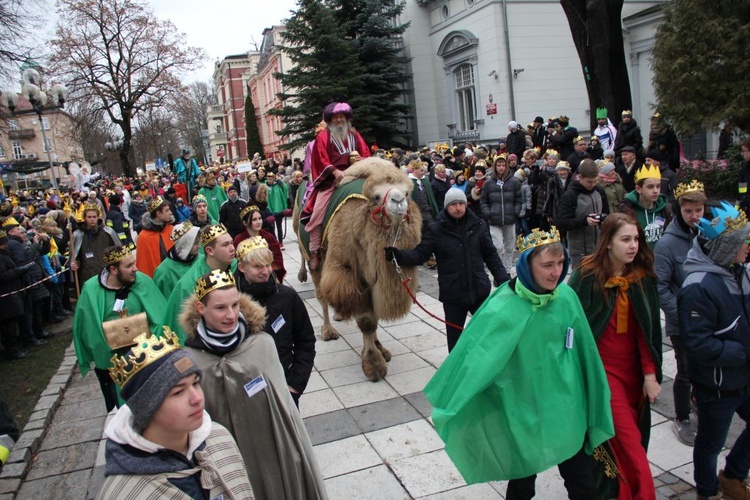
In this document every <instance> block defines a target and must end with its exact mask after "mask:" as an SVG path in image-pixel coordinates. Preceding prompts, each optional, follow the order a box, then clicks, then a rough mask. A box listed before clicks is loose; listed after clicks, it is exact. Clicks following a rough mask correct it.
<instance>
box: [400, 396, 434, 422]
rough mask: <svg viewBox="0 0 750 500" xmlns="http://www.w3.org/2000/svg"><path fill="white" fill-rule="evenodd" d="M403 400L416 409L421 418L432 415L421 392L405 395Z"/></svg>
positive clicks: (430, 407)
mask: <svg viewBox="0 0 750 500" xmlns="http://www.w3.org/2000/svg"><path fill="white" fill-rule="evenodd" d="M404 398H405V399H406V400H407V401H408V402H409V403H411V405H412V406H413V407H414V408H416V409H417V411H418V412H419V413H421V414H422V416H424V417H429V416H431V415H432V405H431V404H430V402H429V401H427V397H425V395H424V393H423V392H421V391H420V392H413V393H411V394H407V395H406V396H404Z"/></svg>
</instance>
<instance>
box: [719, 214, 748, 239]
mask: <svg viewBox="0 0 750 500" xmlns="http://www.w3.org/2000/svg"><path fill="white" fill-rule="evenodd" d="M746 224H747V215H745V211H744V210H738V213H737V217H731V216H727V217H726V219H725V221H724V228H725V229H724V232H725V233H729V232H732V231H736V230H737V229H742V228H743V227H745V225H746Z"/></svg>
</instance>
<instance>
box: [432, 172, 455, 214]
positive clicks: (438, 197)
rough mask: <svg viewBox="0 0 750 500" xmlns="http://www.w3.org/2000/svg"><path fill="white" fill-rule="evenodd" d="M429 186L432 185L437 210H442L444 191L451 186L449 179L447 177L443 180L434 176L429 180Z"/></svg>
mask: <svg viewBox="0 0 750 500" xmlns="http://www.w3.org/2000/svg"><path fill="white" fill-rule="evenodd" d="M430 186H432V194H433V195H434V196H435V204H436V205H437V208H438V210H442V209H443V205H444V204H445V193H447V192H448V190H449V189H450V188H451V181H449V180H448V178H447V177H446V178H445V180H444V181H441V180H440V179H438V178H435V179H433V180H431V181H430Z"/></svg>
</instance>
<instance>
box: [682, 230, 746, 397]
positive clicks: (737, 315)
mask: <svg viewBox="0 0 750 500" xmlns="http://www.w3.org/2000/svg"><path fill="white" fill-rule="evenodd" d="M683 270H684V272H685V281H684V282H683V283H682V288H681V289H680V291H679V293H678V294H677V314H678V318H679V325H680V335H681V338H682V341H683V344H684V346H685V350H686V352H687V358H688V363H687V365H688V377H689V378H690V382H692V383H693V385H695V386H697V387H699V388H704V389H708V390H712V391H716V390H719V391H738V390H746V388H747V387H748V385H750V362H748V361H750V359H749V357H748V351H749V350H750V322H749V321H748V315H747V311H749V310H750V279H749V278H748V274H747V270H746V269H745V268H744V267H743V266H734V268H733V269H728V268H725V267H720V266H717V265H716V264H715V263H714V262H713V261H712V260H711V259H709V258H708V256H707V255H706V254H705V253H704V252H703V249H702V248H701V247H700V240H699V238H695V239H694V240H693V245H692V247H691V248H690V251H689V252H688V254H687V258H686V259H685V264H684V265H683ZM717 397H721V395H720V394H717Z"/></svg>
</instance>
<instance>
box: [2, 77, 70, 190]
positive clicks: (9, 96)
mask: <svg viewBox="0 0 750 500" xmlns="http://www.w3.org/2000/svg"><path fill="white" fill-rule="evenodd" d="M22 77H23V87H22V88H21V93H22V94H23V96H24V97H25V98H26V99H28V101H29V103H31V107H32V108H33V109H34V111H35V112H36V114H37V116H38V117H39V127H40V128H41V129H42V140H43V141H44V149H45V151H46V152H47V160H48V161H49V168H50V174H51V176H52V187H53V188H55V190H57V179H55V170H54V165H53V164H52V153H51V149H52V148H51V147H49V146H51V144H48V143H47V134H46V133H45V132H44V124H43V123H42V113H43V112H44V111H46V110H50V109H58V108H64V107H65V101H66V100H67V98H68V88H67V87H66V86H65V85H63V84H61V83H58V84H56V85H53V86H52V89H51V93H52V103H51V104H50V105H49V106H47V102H48V101H49V98H48V96H47V94H46V93H45V92H43V91H42V90H41V89H40V88H39V87H40V85H41V83H42V78H41V76H40V75H39V72H38V71H37V70H35V69H32V68H29V69H27V70H25V71H24V72H23V73H22ZM0 104H1V105H3V106H5V107H6V108H8V109H9V110H10V112H11V113H13V114H15V113H16V108H17V107H18V94H16V93H15V92H11V91H5V92H3V93H2V94H1V95H0Z"/></svg>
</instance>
